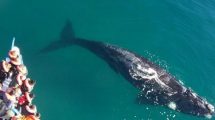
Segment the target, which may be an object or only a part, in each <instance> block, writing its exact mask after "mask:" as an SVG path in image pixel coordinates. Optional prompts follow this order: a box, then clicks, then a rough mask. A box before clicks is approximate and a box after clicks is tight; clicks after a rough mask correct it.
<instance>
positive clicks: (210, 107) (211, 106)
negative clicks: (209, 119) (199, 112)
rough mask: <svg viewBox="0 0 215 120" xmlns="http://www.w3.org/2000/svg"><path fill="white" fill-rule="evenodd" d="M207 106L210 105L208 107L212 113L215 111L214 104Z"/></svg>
mask: <svg viewBox="0 0 215 120" xmlns="http://www.w3.org/2000/svg"><path fill="white" fill-rule="evenodd" d="M207 106H208V108H209V109H210V111H211V112H212V113H214V106H213V105H211V104H208V105H207Z"/></svg>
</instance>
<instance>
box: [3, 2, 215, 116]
mask: <svg viewBox="0 0 215 120" xmlns="http://www.w3.org/2000/svg"><path fill="white" fill-rule="evenodd" d="M0 16H1V19H0V58H1V59H3V58H4V57H5V56H6V55H7V51H8V50H9V49H10V44H11V40H12V37H13V36H15V37H16V45H18V46H19V47H20V48H21V51H22V54H23V57H24V62H25V64H26V65H27V67H28V70H29V76H30V77H31V78H32V79H35V80H36V81H37V84H36V86H35V89H34V91H33V92H34V93H35V94H36V98H35V100H34V103H35V104H36V105H37V107H38V111H39V112H40V113H41V114H42V120H158V119H160V120H201V119H204V118H199V117H195V116H191V115H186V114H183V113H179V112H175V111H172V110H169V109H167V108H164V107H161V106H151V105H146V104H145V105H144V104H141V105H140V104H137V103H135V99H136V97H137V94H138V92H139V91H138V90H137V89H136V88H134V87H133V86H132V85H131V84H129V83H128V82H127V81H126V80H125V79H124V78H123V77H122V76H121V75H119V74H117V73H115V72H114V71H113V70H112V69H111V68H110V67H109V66H108V65H107V64H106V63H105V61H103V60H101V59H100V58H98V57H97V56H96V55H95V54H93V53H91V52H89V51H87V50H86V49H83V48H81V47H79V46H75V45H74V46H71V47H67V48H65V49H60V50H57V51H53V52H50V53H38V52H39V51H40V50H41V49H42V48H44V47H46V46H47V45H48V44H49V43H51V42H53V41H55V40H58V38H59V35H60V32H61V30H62V28H63V26H64V25H65V22H66V20H68V19H70V20H71V21H72V23H73V27H74V31H75V34H76V36H77V37H81V38H86V39H91V40H96V41H102V42H107V43H111V44H116V45H118V46H121V47H124V48H127V49H129V50H132V51H135V52H136V53H138V54H140V55H143V56H145V57H146V58H148V59H151V60H152V61H154V62H156V63H157V64H160V65H161V66H162V67H164V68H165V69H167V70H168V71H169V72H170V73H172V74H173V75H174V76H176V77H177V78H178V79H179V80H181V81H182V82H183V83H184V84H185V85H186V86H187V87H191V88H192V89H193V90H194V91H196V92H197V93H198V94H199V95H200V96H203V97H204V98H205V99H207V100H208V101H209V102H211V103H212V104H214V105H215V76H214V75H215V54H214V53H215V49H214V48H215V34H214V33H215V2H214V1H213V0H203V1H202V0H190V1H185V0H174V1H173V0H135V1H131V0H130V1H129V0H105V1H101V0H22V1H20V0H0Z"/></svg>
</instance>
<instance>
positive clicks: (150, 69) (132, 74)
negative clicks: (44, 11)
mask: <svg viewBox="0 0 215 120" xmlns="http://www.w3.org/2000/svg"><path fill="white" fill-rule="evenodd" d="M72 45H78V46H80V47H83V48H86V49H87V50H90V51H91V52H92V53H94V54H95V55H97V56H98V57H100V58H102V59H103V60H105V61H106V62H107V63H108V64H109V65H110V67H111V68H112V69H113V70H115V71H116V72H118V73H120V74H121V75H122V76H124V77H125V78H126V80H128V81H129V82H130V83H131V84H132V85H133V86H135V87H136V88H138V89H140V91H141V93H140V95H139V98H138V99H140V100H144V101H147V102H149V103H152V104H156V105H162V106H167V107H169V108H171V109H173V110H177V111H179V112H183V113H187V114H191V115H195V116H209V117H210V116H212V115H214V106H213V105H212V104H210V103H208V102H207V101H206V100H205V99H203V98H201V97H200V96H199V95H197V94H196V93H195V92H194V91H192V90H191V89H189V88H186V87H185V86H184V85H183V84H181V83H180V82H179V81H178V80H177V79H176V78H175V77H174V76H173V75H171V74H170V73H168V72H167V71H166V70H165V69H162V68H161V67H160V66H158V65H156V64H154V63H153V62H151V61H149V60H148V59H146V58H144V57H142V56H140V55H138V54H136V53H134V52H131V51H129V50H127V49H124V48H121V47H118V46H116V45H111V44H107V43H103V42H97V41H94V40H87V39H82V38H76V37H75V36H74V32H73V29H72V24H71V22H70V21H69V20H68V21H67V22H66V25H65V26H64V28H63V30H62V31H61V36H60V40H58V41H55V42H53V43H51V44H50V45H49V46H47V47H46V48H44V49H42V50H41V51H40V53H46V52H50V51H53V50H56V49H60V48H64V47H68V46H72Z"/></svg>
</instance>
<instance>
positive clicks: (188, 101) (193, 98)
mask: <svg viewBox="0 0 215 120" xmlns="http://www.w3.org/2000/svg"><path fill="white" fill-rule="evenodd" d="M176 106H177V108H176V109H177V110H178V111H181V112H184V113H188V114H193V115H196V116H203V117H207V118H211V117H212V116H213V115H214V106H213V105H212V104H210V103H208V102H207V101H206V100H205V99H202V98H201V97H199V96H198V95H197V94H196V93H194V92H192V91H191V90H190V89H187V90H186V91H185V92H184V93H182V94H181V97H180V99H178V100H177V101H176Z"/></svg>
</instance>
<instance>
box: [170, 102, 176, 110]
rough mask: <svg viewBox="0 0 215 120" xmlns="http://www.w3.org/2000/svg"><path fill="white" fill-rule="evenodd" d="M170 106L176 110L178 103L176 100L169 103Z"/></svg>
mask: <svg viewBox="0 0 215 120" xmlns="http://www.w3.org/2000/svg"><path fill="white" fill-rule="evenodd" d="M168 107H169V108H170V109H173V110H176V108H177V105H176V103H175V102H170V103H169V104H168Z"/></svg>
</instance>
